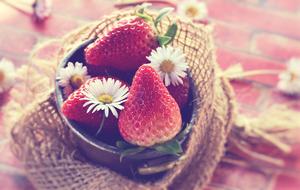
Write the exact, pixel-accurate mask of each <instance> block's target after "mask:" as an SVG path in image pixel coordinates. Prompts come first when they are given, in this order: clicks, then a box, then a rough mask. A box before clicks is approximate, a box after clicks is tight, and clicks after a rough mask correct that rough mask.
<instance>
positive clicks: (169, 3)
mask: <svg viewBox="0 0 300 190" xmlns="http://www.w3.org/2000/svg"><path fill="white" fill-rule="evenodd" d="M142 3H152V4H161V5H165V6H172V7H176V4H175V3H173V2H172V1H168V0H140V1H134V2H130V3H116V4H115V7H116V8H118V9H122V8H126V7H131V6H137V5H139V4H142Z"/></svg>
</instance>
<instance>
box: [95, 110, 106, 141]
mask: <svg viewBox="0 0 300 190" xmlns="http://www.w3.org/2000/svg"><path fill="white" fill-rule="evenodd" d="M104 122H105V116H104V115H103V116H102V120H101V124H100V126H99V128H98V131H97V133H96V137H97V136H98V135H99V134H100V132H101V130H102V129H103V126H104Z"/></svg>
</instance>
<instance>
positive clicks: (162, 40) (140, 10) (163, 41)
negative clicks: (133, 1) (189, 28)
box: [136, 3, 178, 47]
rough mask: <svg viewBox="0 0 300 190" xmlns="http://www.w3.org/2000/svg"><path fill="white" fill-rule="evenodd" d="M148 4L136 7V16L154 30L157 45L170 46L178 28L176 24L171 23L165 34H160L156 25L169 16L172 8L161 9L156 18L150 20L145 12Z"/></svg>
mask: <svg viewBox="0 0 300 190" xmlns="http://www.w3.org/2000/svg"><path fill="white" fill-rule="evenodd" d="M150 6H151V4H150V3H144V4H142V5H140V6H138V7H137V10H136V15H137V16H138V17H140V18H142V19H144V20H145V21H147V22H149V23H151V24H152V25H153V28H154V29H155V31H156V33H157V34H158V35H157V40H158V42H159V45H160V46H161V47H162V46H167V45H168V44H170V43H171V42H172V41H173V39H174V37H175V36H176V33H177V30H178V26H177V24H176V22H173V23H172V24H171V25H170V26H169V27H168V29H167V32H166V33H165V34H160V32H159V29H158V24H159V23H160V22H161V21H162V20H163V18H165V17H166V16H167V15H168V14H170V13H171V12H172V11H173V10H174V8H172V7H165V8H163V9H161V10H160V11H159V13H158V16H157V17H156V18H152V17H151V16H150V15H148V14H147V13H146V12H145V10H146V9H147V8H148V7H150Z"/></svg>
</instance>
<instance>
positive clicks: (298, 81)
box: [277, 58, 300, 95]
mask: <svg viewBox="0 0 300 190" xmlns="http://www.w3.org/2000/svg"><path fill="white" fill-rule="evenodd" d="M277 88H278V89H279V90H280V91H281V92H282V93H284V94H288V95H300V58H299V59H296V58H293V59H290V60H289V61H288V63H287V69H286V70H285V71H283V72H282V73H281V74H280V75H279V82H278V84H277Z"/></svg>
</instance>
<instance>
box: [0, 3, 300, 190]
mask: <svg viewBox="0 0 300 190" xmlns="http://www.w3.org/2000/svg"><path fill="white" fill-rule="evenodd" d="M141 2H142V1H132V0H127V1H126V0H123V1H113V0H52V1H45V0H37V1H34V0H32V1H31V0H0V13H1V16H0V58H6V59H9V60H11V61H12V62H13V64H14V66H15V67H16V69H18V68H19V67H20V66H22V65H24V64H28V63H29V62H30V61H29V56H30V53H31V51H32V50H33V49H35V47H37V44H40V43H44V42H47V41H49V40H50V39H59V38H61V37H63V36H64V35H65V34H67V33H68V32H70V31H71V30H73V29H76V28H78V27H80V26H82V25H84V24H86V23H89V22H91V21H95V20H99V19H101V17H102V16H103V15H105V14H109V13H111V12H112V11H117V10H120V9H125V8H130V7H132V6H135V5H137V4H139V3H141ZM147 2H150V3H152V4H153V5H154V7H156V8H160V7H164V6H172V7H175V8H176V10H175V11H176V12H177V13H178V14H179V15H181V16H182V17H187V18H190V19H191V18H192V19H193V20H194V21H195V22H199V23H202V24H203V23H204V24H208V23H211V24H212V25H213V27H214V37H215V43H216V46H217V51H216V54H217V60H218V62H219V64H220V65H221V67H222V68H223V69H226V68H228V67H230V66H232V65H235V64H241V65H242V66H243V68H244V69H245V70H257V69H259V70H261V69H264V70H266V69H267V70H285V69H286V63H288V62H289V61H290V60H291V59H292V58H294V59H295V58H297V57H300V0H206V1H196V0H195V1H193V0H192V1H190V0H181V1H180V0H178V1H176V0H173V1H172V0H169V1H159V0H154V1H147ZM197 3H198V4H197ZM199 3H200V4H199ZM192 5H194V6H192ZM58 48H59V43H56V42H55V41H53V42H52V43H50V44H48V45H47V46H46V48H44V49H43V51H40V52H39V55H38V56H39V58H41V59H47V58H50V57H51V56H53V55H54V54H55V53H56V52H57V51H58ZM0 64H2V63H0ZM298 64H299V65H300V62H298ZM278 80H279V79H278V76H277V75H260V76H255V77H250V78H249V81H250V82H249V81H248V82H249V84H250V85H249V84H248V85H245V84H244V83H243V84H241V83H234V84H233V85H234V87H235V91H236V94H237V98H238V101H239V103H240V104H241V106H240V109H241V110H242V111H244V112H263V111H264V109H265V108H266V107H267V106H268V105H271V104H275V103H282V104H288V105H291V104H292V105H293V107H294V108H295V109H299V110H300V103H299V102H300V100H299V99H295V98H290V97H286V96H282V94H280V93H278V92H277V91H276V90H272V88H273V87H276V84H277V83H278ZM253 84H255V85H253ZM0 97H1V99H0V104H1V105H2V106H3V105H5V101H6V100H5V98H3V97H2V96H0ZM1 105H0V106H1ZM1 115H2V110H1V107H0V142H1V143H0V146H1V147H0V148H1V156H0V184H1V186H0V189H1V190H25V189H26V190H31V189H33V188H32V187H31V185H30V183H29V182H28V181H27V179H26V178H25V177H24V174H23V171H22V169H21V165H20V163H19V162H18V161H17V160H16V159H15V158H14V157H13V155H12V154H11V152H10V149H9V145H8V144H7V142H8V137H7V134H5V132H4V126H2V121H3V120H5V118H3V117H1ZM298 132H299V131H298ZM298 134H299V135H300V133H298ZM299 135H298V136H299ZM292 154H293V155H296V158H299V157H300V147H299V143H298V144H297V143H296V144H295V146H294V147H293V153H292ZM293 167H296V168H298V169H300V161H299V160H298V161H296V162H295V164H294V165H293ZM297 174H298V178H297V177H295V176H294V177H290V176H287V175H281V173H280V172H278V173H268V172H261V171H259V170H257V169H251V168H243V167H241V166H237V165H234V164H222V165H220V167H219V168H218V170H217V171H216V174H215V176H214V179H213V181H212V183H211V185H210V186H209V187H208V189H228V190H236V189H240V190H248V189H249V190H259V189H261V190H265V189H270V190H273V189H274V190H299V189H300V174H299V173H297Z"/></svg>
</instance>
